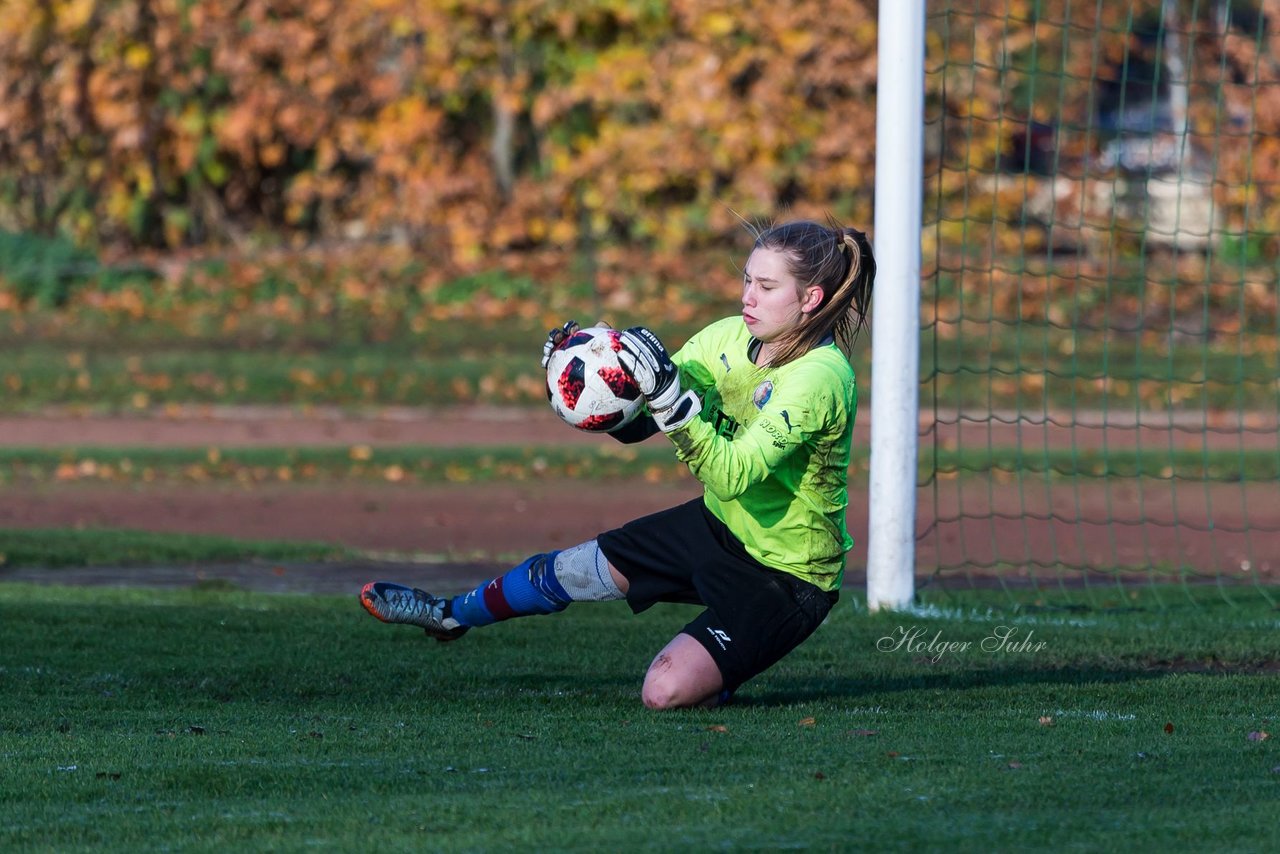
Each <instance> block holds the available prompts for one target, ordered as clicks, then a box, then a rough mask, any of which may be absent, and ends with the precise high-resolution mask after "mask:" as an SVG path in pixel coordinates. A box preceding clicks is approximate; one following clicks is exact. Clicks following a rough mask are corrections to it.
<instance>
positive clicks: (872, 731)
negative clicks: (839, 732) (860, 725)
mask: <svg viewBox="0 0 1280 854" xmlns="http://www.w3.org/2000/svg"><path fill="white" fill-rule="evenodd" d="M879 734H880V730H878V729H851V730H849V735H860V736H868V735H879Z"/></svg>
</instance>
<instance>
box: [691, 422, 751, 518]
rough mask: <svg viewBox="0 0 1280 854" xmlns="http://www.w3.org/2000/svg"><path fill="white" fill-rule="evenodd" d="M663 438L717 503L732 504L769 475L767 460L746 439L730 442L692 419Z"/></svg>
mask: <svg viewBox="0 0 1280 854" xmlns="http://www.w3.org/2000/svg"><path fill="white" fill-rule="evenodd" d="M667 436H668V438H670V439H671V442H672V444H674V445H675V446H676V456H677V457H679V458H680V459H681V460H682V461H683V462H684V463H685V464H686V465H688V466H689V471H690V472H691V473H692V474H693V476H694V477H696V478H697V479H698V481H699V482H700V483H701V484H702V485H703V486H705V487H706V488H707V490H708V491H710V492H711V493H712V494H713V495H715V497H716V498H719V499H720V500H721V501H732V500H733V499H735V498H737V497H738V496H740V495H742V493H744V492H746V490H747V489H748V488H750V487H751V486H752V485H754V484H757V483H759V482H761V481H762V480H764V479H765V478H766V477H768V476H769V472H770V463H769V460H768V459H767V457H766V455H765V454H763V453H762V452H761V450H760V448H759V446H758V445H757V444H756V443H755V442H754V441H751V439H749V438H748V437H746V436H744V437H743V438H742V439H741V440H739V441H734V442H730V441H729V440H728V439H725V438H723V437H722V436H718V435H716V432H715V429H714V428H713V427H712V426H711V425H710V424H708V423H707V422H705V421H703V420H701V419H694V420H693V421H691V422H689V423H688V424H686V425H685V426H683V427H681V428H680V429H678V430H673V431H671V432H669V433H667Z"/></svg>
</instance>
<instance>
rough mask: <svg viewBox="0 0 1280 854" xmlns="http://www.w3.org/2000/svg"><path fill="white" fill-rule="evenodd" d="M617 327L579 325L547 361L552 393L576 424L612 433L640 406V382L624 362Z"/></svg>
mask: <svg viewBox="0 0 1280 854" xmlns="http://www.w3.org/2000/svg"><path fill="white" fill-rule="evenodd" d="M621 349H622V341H621V338H620V333H619V332H618V330H616V329H608V328H606V327H601V326H593V327H591V328H589V329H579V330H578V331H577V332H575V333H573V334H572V335H570V336H569V337H568V338H567V339H566V340H565V342H564V343H563V344H561V345H560V346H559V347H557V348H556V349H555V350H553V351H552V352H551V358H550V360H548V362H547V399H548V400H550V401H551V408H552V409H553V410H555V413H556V415H559V416H560V418H561V419H562V420H563V421H564V422H565V423H566V424H568V425H570V426H571V427H577V428H578V429H579V430H587V431H589V432H592V433H611V432H613V431H614V430H617V429H618V428H619V427H622V426H624V425H626V424H629V423H630V422H631V421H632V419H634V418H635V417H636V415H637V414H639V412H640V407H641V405H643V403H644V398H643V397H642V396H641V394H640V388H639V387H638V386H637V385H636V381H635V380H633V379H632V378H631V375H630V374H628V373H627V372H626V371H625V370H623V368H622V364H621V363H620V362H619V361H618V351H619V350H621Z"/></svg>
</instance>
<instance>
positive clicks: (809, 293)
mask: <svg viewBox="0 0 1280 854" xmlns="http://www.w3.org/2000/svg"><path fill="white" fill-rule="evenodd" d="M822 297H823V293H822V288H821V287H819V286H818V285H806V286H805V288H804V291H803V293H802V294H801V299H800V310H801V311H803V312H804V313H805V314H808V313H809V312H811V311H817V309H818V306H820V305H822Z"/></svg>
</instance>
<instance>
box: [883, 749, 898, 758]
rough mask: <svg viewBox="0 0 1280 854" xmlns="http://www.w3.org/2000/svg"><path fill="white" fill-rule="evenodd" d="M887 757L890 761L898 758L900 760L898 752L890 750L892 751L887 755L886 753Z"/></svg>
mask: <svg viewBox="0 0 1280 854" xmlns="http://www.w3.org/2000/svg"><path fill="white" fill-rule="evenodd" d="M885 756H888V757H889V758H890V759H897V758H898V751H896V750H890V751H888V752H886V753H885Z"/></svg>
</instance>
